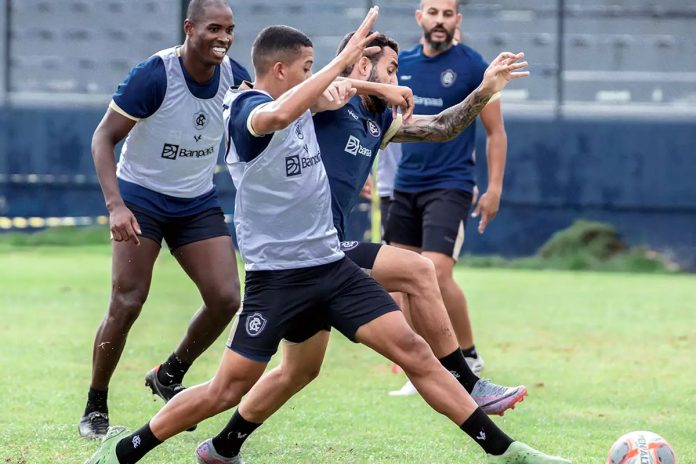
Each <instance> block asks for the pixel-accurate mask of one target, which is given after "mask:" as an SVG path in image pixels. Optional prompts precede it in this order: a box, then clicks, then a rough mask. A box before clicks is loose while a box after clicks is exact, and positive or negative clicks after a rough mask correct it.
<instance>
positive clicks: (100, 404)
mask: <svg viewBox="0 0 696 464" xmlns="http://www.w3.org/2000/svg"><path fill="white" fill-rule="evenodd" d="M108 394H109V389H108V388H107V389H106V390H95V389H94V388H92V387H89V393H87V406H85V413H84V415H85V416H86V415H87V414H89V413H91V412H95V411H97V412H103V413H104V414H108V413H109V408H108V407H107V405H106V398H107V395H108Z"/></svg>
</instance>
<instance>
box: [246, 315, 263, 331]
mask: <svg viewBox="0 0 696 464" xmlns="http://www.w3.org/2000/svg"><path fill="white" fill-rule="evenodd" d="M267 322H268V321H267V320H266V318H264V317H263V316H262V315H261V313H254V314H252V315H251V316H248V317H247V320H246V331H247V333H248V334H249V336H250V337H256V336H257V335H259V334H260V333H261V332H263V329H264V328H265V327H266V323H267Z"/></svg>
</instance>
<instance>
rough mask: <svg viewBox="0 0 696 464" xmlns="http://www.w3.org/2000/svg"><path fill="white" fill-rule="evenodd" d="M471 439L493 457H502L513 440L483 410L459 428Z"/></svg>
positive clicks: (476, 412) (478, 411)
mask: <svg viewBox="0 0 696 464" xmlns="http://www.w3.org/2000/svg"><path fill="white" fill-rule="evenodd" d="M459 428H460V429H462V430H463V431H464V432H466V434H467V435H469V436H470V437H471V439H472V440H474V441H475V442H476V443H477V444H478V445H479V446H480V447H481V448H483V450H484V451H485V452H486V453H488V454H491V455H493V456H500V455H501V454H503V453H504V452H505V451H507V449H508V448H509V447H510V445H511V444H512V442H513V440H512V438H510V437H508V436H507V435H506V434H505V432H503V431H502V430H500V429H499V428H498V426H497V425H495V423H494V422H493V421H492V420H491V419H490V417H488V416H487V415H486V413H485V412H483V410H482V409H481V408H476V411H474V413H473V414H472V415H471V416H470V417H469V418H468V419H467V420H466V421H465V422H464V423H463V424H462V425H461V426H460V427H459Z"/></svg>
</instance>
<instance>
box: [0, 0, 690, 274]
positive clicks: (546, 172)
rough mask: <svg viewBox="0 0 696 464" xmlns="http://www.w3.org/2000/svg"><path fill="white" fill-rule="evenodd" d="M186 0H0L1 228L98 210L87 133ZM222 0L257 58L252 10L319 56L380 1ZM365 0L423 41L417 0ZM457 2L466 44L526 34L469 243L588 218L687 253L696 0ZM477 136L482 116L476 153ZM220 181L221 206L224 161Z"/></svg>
mask: <svg viewBox="0 0 696 464" xmlns="http://www.w3.org/2000/svg"><path fill="white" fill-rule="evenodd" d="M185 3H187V2H186V1H180V0H0V63H1V64H2V66H1V69H2V72H1V73H0V102H1V103H0V230H34V229H39V228H42V227H45V226H46V225H57V224H70V223H77V224H93V223H94V222H95V221H96V218H97V217H98V216H100V215H103V214H104V213H105V209H104V206H103V200H102V196H101V192H100V190H99V185H98V182H97V179H96V176H95V174H94V169H93V165H92V160H91V156H90V140H91V136H92V132H93V130H94V128H95V127H96V125H97V123H98V122H99V120H100V119H101V116H102V115H103V112H104V110H105V108H106V105H107V104H108V101H109V99H110V95H111V93H112V92H113V90H114V89H115V87H116V85H117V84H118V83H119V82H120V80H121V79H122V78H123V77H124V76H125V75H126V73H127V71H128V69H129V68H130V67H131V66H133V65H135V64H136V63H138V62H140V61H142V60H144V59H145V58H147V57H148V56H150V55H151V54H152V53H153V52H155V51H157V50H160V49H162V48H166V47H169V46H171V45H174V44H176V43H180V42H181V40H182V31H181V29H182V28H181V24H182V18H183V9H184V4H185ZM231 3H232V6H233V9H234V12H235V19H236V24H237V26H236V31H235V44H234V45H233V47H232V51H231V55H232V56H233V57H234V58H236V59H237V60H239V61H240V62H242V63H243V64H244V65H245V66H247V67H248V69H249V70H250V71H252V67H251V63H250V58H249V50H250V46H251V43H252V42H253V39H254V37H255V35H256V34H257V32H258V31H259V30H260V29H261V28H262V27H263V26H266V25H269V24H278V23H282V24H288V25H291V26H295V27H298V28H300V29H302V30H304V31H305V32H307V33H308V34H309V35H310V36H311V37H312V39H313V41H314V43H315V48H316V54H317V67H319V66H321V65H323V64H325V63H326V62H327V61H328V60H329V59H330V58H331V56H332V55H333V54H334V51H335V47H336V45H337V43H338V42H339V40H340V38H341V36H342V35H343V33H344V32H347V31H348V30H350V29H351V28H352V27H354V26H355V25H356V24H357V23H358V22H359V20H360V18H361V17H362V16H363V15H364V13H365V11H366V9H367V8H368V7H369V6H370V5H371V4H372V3H373V2H370V1H365V0H359V1H357V2H353V3H352V4H351V3H349V2H344V1H337V0H322V1H320V0H259V1H254V2H231ZM374 3H376V4H379V5H380V7H381V14H380V18H379V20H378V29H379V30H380V31H381V32H384V33H386V34H388V35H391V36H393V37H395V38H396V39H397V40H398V41H399V42H400V44H401V46H402V47H403V48H408V47H410V46H411V45H413V44H414V43H415V42H416V41H417V40H418V37H419V29H418V27H417V25H416V24H415V22H414V20H413V11H414V9H415V6H416V4H417V1H416V0H384V1H379V2H374ZM462 13H463V16H464V19H463V23H462V31H463V35H464V42H465V43H467V44H469V45H471V46H472V47H474V48H475V49H477V50H478V51H479V52H481V53H482V55H483V56H484V57H485V58H486V59H489V60H490V59H492V58H493V57H494V56H495V55H496V54H497V52H499V51H502V50H504V49H509V50H511V51H518V50H522V51H525V52H526V53H527V59H528V60H529V62H530V63H531V64H532V65H531V71H532V77H530V78H529V79H525V80H523V81H516V82H515V83H513V84H511V85H510V86H509V89H506V91H505V92H504V95H503V107H504V115H505V119H506V128H507V132H508V140H509V148H508V167H507V170H506V181H505V189H504V196H503V204H502V207H501V212H500V214H499V217H498V218H497V219H496V222H495V223H494V225H493V226H492V227H489V229H488V230H487V232H486V234H485V235H484V236H478V235H477V234H475V233H474V228H473V226H474V224H470V225H469V226H470V227H469V229H468V230H469V232H470V233H469V234H468V235H469V239H468V242H467V247H466V251H467V252H471V253H479V254H489V253H495V254H502V255H506V256H519V255H527V254H531V253H533V252H534V251H535V250H536V249H537V248H538V247H539V246H540V245H541V244H542V243H543V242H544V241H545V240H547V239H548V237H549V236H550V235H551V234H552V233H553V232H555V231H557V230H559V229H562V228H564V227H566V226H568V225H569V224H571V223H572V222H573V220H574V219H576V218H588V219H596V220H601V221H605V222H609V223H612V224H614V225H615V226H616V227H617V229H618V231H619V232H620V233H621V234H622V235H623V236H624V237H625V238H626V239H627V240H628V241H629V243H631V244H633V245H647V246H649V247H651V248H653V249H656V250H658V251H660V252H663V253H665V254H667V256H668V257H670V258H671V259H673V260H675V261H677V262H679V263H680V264H682V265H684V266H686V267H688V268H691V269H696V148H694V147H696V36H695V35H694V33H693V32H694V31H695V30H696V3H694V2H693V1H692V0H555V1H550V0H496V1H487V0H470V1H467V2H464V3H463V5H462ZM484 141H485V140H484V136H483V131H482V130H479V140H478V145H479V149H478V150H479V152H480V153H483V148H484ZM479 161H480V163H479V172H480V179H479V180H480V182H481V183H482V184H485V172H486V170H485V157H483V156H480V157H479ZM216 183H217V185H218V190H219V192H220V193H221V196H222V198H223V204H224V205H225V207H226V208H227V209H228V212H231V210H230V208H231V206H232V201H231V198H232V196H233V194H234V190H233V187H232V185H231V181H230V179H229V175H228V174H227V173H226V169H224V167H221V170H220V172H219V173H218V174H216ZM359 209H360V213H359V214H356V215H355V221H354V224H353V228H352V232H351V233H352V234H353V238H360V237H359V236H360V235H362V234H363V233H369V232H364V231H368V230H369V227H367V223H368V221H369V215H368V214H367V212H368V211H369V206H368V205H365V204H363V205H361V206H360V208H359ZM102 220H103V217H102ZM474 237H475V238H474Z"/></svg>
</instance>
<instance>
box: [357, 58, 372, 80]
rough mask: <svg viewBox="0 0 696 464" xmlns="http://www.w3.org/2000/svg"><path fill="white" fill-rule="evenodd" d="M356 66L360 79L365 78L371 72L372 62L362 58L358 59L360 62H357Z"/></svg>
mask: <svg viewBox="0 0 696 464" xmlns="http://www.w3.org/2000/svg"><path fill="white" fill-rule="evenodd" d="M356 66H357V67H358V71H359V72H360V77H367V76H369V75H370V71H371V70H372V69H371V68H372V60H371V59H369V58H368V57H366V56H363V57H361V58H360V60H358V63H357V64H356Z"/></svg>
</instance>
